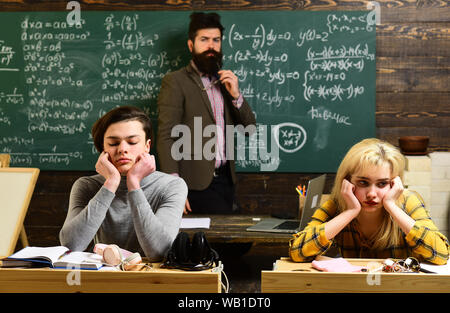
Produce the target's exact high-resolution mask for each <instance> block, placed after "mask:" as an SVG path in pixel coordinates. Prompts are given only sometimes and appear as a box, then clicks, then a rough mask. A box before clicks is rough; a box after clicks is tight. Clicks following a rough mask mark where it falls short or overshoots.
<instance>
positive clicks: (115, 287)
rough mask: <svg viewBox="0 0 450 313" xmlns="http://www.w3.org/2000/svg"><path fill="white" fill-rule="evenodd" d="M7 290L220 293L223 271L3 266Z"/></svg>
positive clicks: (0, 276) (2, 286)
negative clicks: (104, 269) (14, 267)
mask: <svg viewBox="0 0 450 313" xmlns="http://www.w3.org/2000/svg"><path fill="white" fill-rule="evenodd" d="M78 282H79V284H77V283H78ZM70 284H71V285H70ZM5 292H14V293H16V292H20V293H23V292H39V293H46V292H50V293H63V292H93V293H114V292H120V293H128V292H131V293H143V292H149V293H150V292H152V293H186V292H189V293H220V292H221V273H220V272H213V271H212V270H205V271H201V272H187V271H181V270H172V269H170V270H169V269H161V268H158V266H157V265H156V267H155V268H154V269H152V270H150V269H149V270H145V271H144V270H143V271H129V272H121V271H101V270H99V271H95V270H75V271H70V270H65V269H50V268H40V269H6V268H0V293H5Z"/></svg>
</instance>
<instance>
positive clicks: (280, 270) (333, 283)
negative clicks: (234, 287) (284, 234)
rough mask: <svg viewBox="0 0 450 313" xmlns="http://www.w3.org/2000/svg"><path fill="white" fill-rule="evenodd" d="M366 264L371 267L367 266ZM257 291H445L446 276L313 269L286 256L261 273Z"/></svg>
mask: <svg viewBox="0 0 450 313" xmlns="http://www.w3.org/2000/svg"><path fill="white" fill-rule="evenodd" d="M348 261H349V262H350V263H352V264H354V265H360V266H368V264H369V262H374V263H378V264H379V265H380V266H381V264H382V260H370V259H348ZM368 267H369V268H372V266H370V265H369V266H368ZM369 275H371V276H369ZM374 275H380V276H378V277H376V276H374ZM377 278H378V280H377ZM261 292H274V293H275V292H277V293H278V292H284V293H287V292H302V293H307V292H311V293H319V292H320V293H323V292H332V293H383V292H384V293H397V292H399V293H448V292H450V275H438V274H422V273H327V272H319V271H317V270H315V269H314V268H313V267H312V266H311V263H295V262H292V261H290V260H289V259H288V258H281V259H280V260H278V261H277V262H276V264H275V270H272V271H262V272H261Z"/></svg>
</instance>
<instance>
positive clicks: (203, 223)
mask: <svg viewBox="0 0 450 313" xmlns="http://www.w3.org/2000/svg"><path fill="white" fill-rule="evenodd" d="M210 224H211V219H210V218H209V217H184V218H182V219H181V226H180V228H209V225H210Z"/></svg>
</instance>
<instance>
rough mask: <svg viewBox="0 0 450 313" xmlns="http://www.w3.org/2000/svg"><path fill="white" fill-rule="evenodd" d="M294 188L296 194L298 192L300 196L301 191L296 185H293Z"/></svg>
mask: <svg viewBox="0 0 450 313" xmlns="http://www.w3.org/2000/svg"><path fill="white" fill-rule="evenodd" d="M295 190H297V192H298V194H299V195H300V196H302V191H301V190H300V189H299V188H298V187H295Z"/></svg>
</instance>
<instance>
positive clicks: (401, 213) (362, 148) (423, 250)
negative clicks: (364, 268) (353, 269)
mask: <svg viewBox="0 0 450 313" xmlns="http://www.w3.org/2000/svg"><path fill="white" fill-rule="evenodd" d="M404 167H405V160H404V157H403V155H402V154H401V153H400V152H399V150H398V149H397V148H395V147H394V146H392V145H391V144H389V143H387V142H384V141H381V140H378V139H365V140H363V141H361V142H359V143H357V144H355V145H354V146H353V147H352V148H351V149H350V150H349V151H348V152H347V154H346V155H345V157H344V159H343V160H342V162H341V164H340V166H339V169H338V171H337V173H336V179H335V183H334V187H333V190H332V193H331V199H330V200H328V201H327V202H325V203H324V204H323V205H322V206H321V207H320V208H318V209H317V210H316V211H315V213H314V215H313V217H312V220H311V222H310V223H309V224H308V225H307V226H306V227H305V229H304V230H303V231H301V232H299V233H297V234H295V235H294V237H293V238H292V239H291V241H290V244H289V247H290V248H289V255H290V257H291V259H292V260H293V261H296V262H306V261H311V260H312V259H314V257H315V256H317V255H321V254H323V253H325V252H326V251H327V250H328V249H329V248H330V246H331V245H332V243H333V242H335V244H336V245H337V247H338V248H339V250H340V253H341V255H342V256H343V257H345V258H358V257H365V258H406V257H410V256H413V257H416V258H418V259H419V260H420V261H428V262H431V263H434V264H446V263H447V259H448V255H449V242H448V240H447V238H446V237H445V236H444V235H442V234H441V233H440V232H439V231H438V229H437V227H436V226H435V225H434V223H433V221H432V220H431V218H430V216H429V214H428V212H427V210H426V209H425V204H424V201H423V200H422V198H421V196H420V195H419V194H417V193H416V192H414V191H409V190H404V188H403V184H402V179H401V178H402V176H403V169H404Z"/></svg>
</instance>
